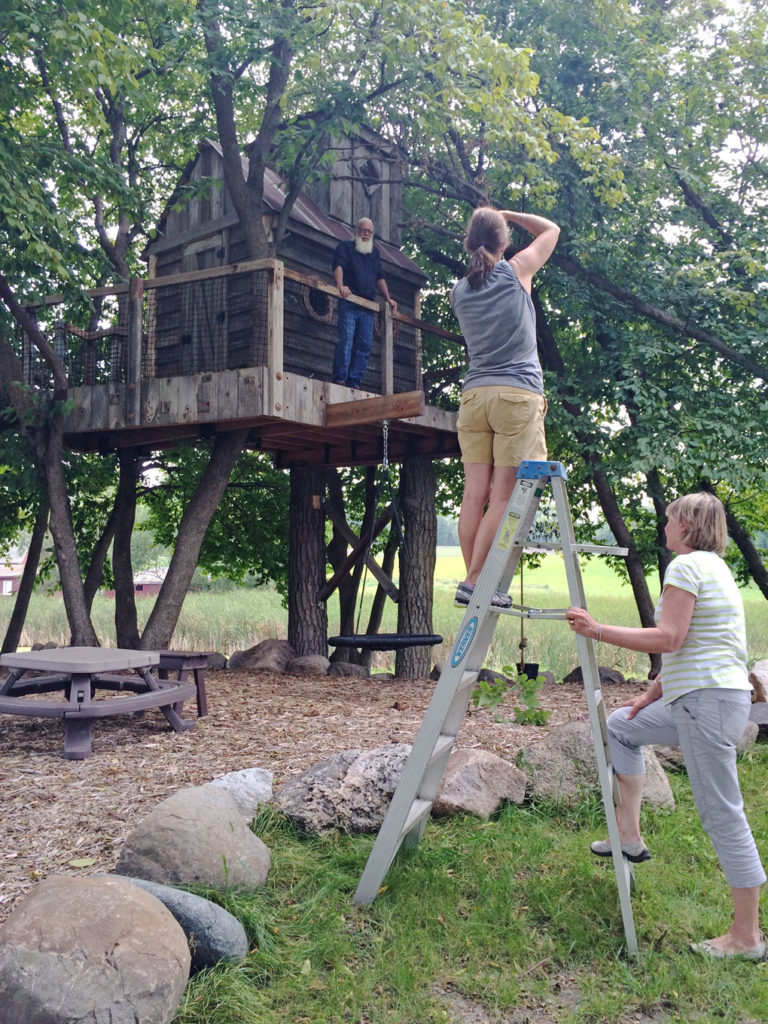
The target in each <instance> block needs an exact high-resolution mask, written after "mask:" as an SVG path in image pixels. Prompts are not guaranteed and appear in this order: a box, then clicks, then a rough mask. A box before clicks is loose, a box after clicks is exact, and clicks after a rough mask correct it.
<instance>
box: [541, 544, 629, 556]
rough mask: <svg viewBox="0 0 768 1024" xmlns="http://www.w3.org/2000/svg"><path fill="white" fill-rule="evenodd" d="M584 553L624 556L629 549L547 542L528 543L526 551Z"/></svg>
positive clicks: (607, 545) (606, 545)
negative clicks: (567, 550)
mask: <svg viewBox="0 0 768 1024" xmlns="http://www.w3.org/2000/svg"><path fill="white" fill-rule="evenodd" d="M566 547H567V548H568V549H569V550H570V551H583V552H585V553H587V554H591V555H622V556H626V555H628V554H629V548H619V547H615V546H613V545H609V544H562V543H556V544H549V543H547V542H546V541H526V542H525V545H524V550H525V551H563V550H565V548H566Z"/></svg>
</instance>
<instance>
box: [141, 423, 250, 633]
mask: <svg viewBox="0 0 768 1024" xmlns="http://www.w3.org/2000/svg"><path fill="white" fill-rule="evenodd" d="M247 439H248V430H234V431H231V432H228V433H226V434H219V436H218V437H217V438H216V443H215V445H214V448H213V452H212V454H211V458H210V461H209V462H208V465H207V466H206V468H205V472H204V473H203V475H202V476H201V477H200V482H199V483H198V485H197V488H196V489H195V493H194V494H193V495H192V498H191V499H190V501H189V504H188V505H187V507H186V508H185V509H184V514H183V516H182V517H181V523H180V525H179V533H178V536H177V538H176V548H175V549H174V552H173V557H172V558H171V564H170V566H169V568H168V575H167V576H166V577H165V580H164V581H163V585H162V587H161V588H160V593H159V594H158V595H157V601H156V602H155V606H154V608H153V609H152V612H151V613H150V616H149V619H148V621H147V625H146V627H145V629H144V633H143V635H142V637H141V644H140V646H141V650H144V651H152V650H167V649H168V645H169V644H170V642H171V638H172V636H173V631H174V630H175V628H176V624H177V622H178V621H179V615H180V613H181V606H182V604H183V603H184V598H185V597H186V594H187V590H188V588H189V584H190V583H191V581H192V576H193V575H194V572H195V568H196V567H197V559H198V556H199V555H200V547H201V546H202V543H203V538H204V537H205V531H206V530H207V529H208V524H209V523H210V521H211V517H212V516H213V515H214V513H215V512H216V509H217V508H218V507H219V503H220V501H221V499H222V496H223V494H224V491H225V489H226V486H227V483H228V481H229V477H230V474H231V472H232V467H233V466H234V464H235V462H236V461H237V457H238V455H239V454H240V452H241V451H242V450H243V445H244V444H245V442H246V440H247Z"/></svg>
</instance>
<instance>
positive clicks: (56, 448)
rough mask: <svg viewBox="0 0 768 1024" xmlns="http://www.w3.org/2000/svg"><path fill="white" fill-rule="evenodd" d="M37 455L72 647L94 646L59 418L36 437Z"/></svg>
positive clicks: (96, 639) (94, 639)
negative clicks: (73, 524)
mask: <svg viewBox="0 0 768 1024" xmlns="http://www.w3.org/2000/svg"><path fill="white" fill-rule="evenodd" d="M36 447H37V453H38V460H39V464H40V466H41V469H42V472H43V477H44V479H45V488H46V493H47V495H48V500H49V502H50V505H51V516H50V528H51V536H52V537H53V547H54V551H55V554H56V564H57V565H58V567H59V579H60V582H61V592H62V596H63V598H64V608H65V609H66V613H67V621H68V623H69V628H70V633H71V637H70V644H71V646H73V647H98V646H99V640H98V637H97V636H96V631H95V630H94V628H93V623H92V622H91V615H90V611H89V609H88V605H87V604H86V600H85V590H84V588H83V578H82V576H81V573H80V559H79V557H78V554H77V546H76V544H75V534H74V530H73V528H72V508H71V506H70V503H69V494H68V492H67V481H66V478H65V476H64V459H63V452H64V444H63V428H62V423H61V419H59V418H58V417H55V416H54V417H52V418H51V419H50V420H49V423H48V425H47V427H45V428H41V430H40V432H39V434H38V437H37V445H36Z"/></svg>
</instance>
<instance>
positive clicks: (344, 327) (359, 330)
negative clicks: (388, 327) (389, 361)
mask: <svg viewBox="0 0 768 1024" xmlns="http://www.w3.org/2000/svg"><path fill="white" fill-rule="evenodd" d="M372 347H373V313H370V312H369V311H368V310H367V309H361V307H360V306H355V305H353V304H352V303H351V302H345V301H344V300H343V299H341V300H340V301H339V340H338V342H337V344H336V354H335V356H334V357H333V375H332V376H333V380H334V381H336V382H338V383H341V384H346V385H347V387H350V388H358V387H360V382H361V380H362V379H363V374H364V373H365V370H366V367H367V366H368V359H369V358H370V355H371V349H372Z"/></svg>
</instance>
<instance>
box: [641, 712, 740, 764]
mask: <svg viewBox="0 0 768 1024" xmlns="http://www.w3.org/2000/svg"><path fill="white" fill-rule="evenodd" d="M758 731H759V729H758V725H757V722H752V721H748V722H747V724H746V725H745V726H744V732H743V733H742V734H741V739H740V740H739V742H738V743H737V744H736V754H737V756H740V755H741V754H746V752H747V751H748V750H751V749H752V747H754V745H755V743H756V742H757V736H758ZM653 752H654V753H655V754H656V756H657V757H658V759H659V762H660V763H661V766H662V768H669V769H672V770H673V771H680V769H682V768H685V760H684V759H683V752H682V750H681V749H680V747H663V746H660V745H657V746H655V747H654V748H653Z"/></svg>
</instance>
